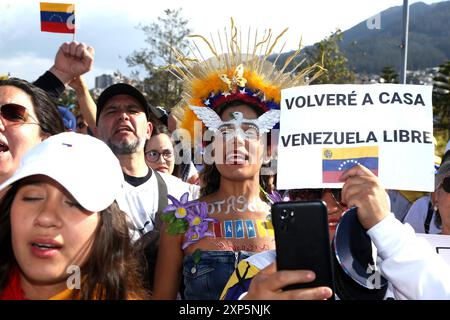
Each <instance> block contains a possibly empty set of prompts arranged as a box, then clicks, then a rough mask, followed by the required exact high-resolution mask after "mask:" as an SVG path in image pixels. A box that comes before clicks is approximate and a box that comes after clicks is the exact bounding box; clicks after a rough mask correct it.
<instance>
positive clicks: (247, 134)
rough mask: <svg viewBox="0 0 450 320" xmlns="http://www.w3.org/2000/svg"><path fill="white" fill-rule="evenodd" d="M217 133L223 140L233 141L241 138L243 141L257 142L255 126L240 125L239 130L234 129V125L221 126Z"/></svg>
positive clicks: (248, 124)
mask: <svg viewBox="0 0 450 320" xmlns="http://www.w3.org/2000/svg"><path fill="white" fill-rule="evenodd" d="M219 132H220V133H221V134H222V137H223V138H224V139H225V140H230V139H234V138H235V137H238V136H239V135H240V136H241V138H242V139H244V140H258V138H259V129H258V127H257V126H256V125H254V124H250V123H242V125H241V127H240V128H237V129H236V128H235V126H234V125H223V126H221V127H219Z"/></svg>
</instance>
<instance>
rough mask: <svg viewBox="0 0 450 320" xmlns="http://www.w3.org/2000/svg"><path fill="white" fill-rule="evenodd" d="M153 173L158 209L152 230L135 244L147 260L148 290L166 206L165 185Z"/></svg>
mask: <svg viewBox="0 0 450 320" xmlns="http://www.w3.org/2000/svg"><path fill="white" fill-rule="evenodd" d="M153 172H154V173H155V177H156V181H157V183H158V193H159V197H158V211H156V213H155V219H154V220H153V219H152V222H153V230H151V231H149V232H147V233H146V234H144V235H143V236H142V237H141V238H140V239H139V240H138V241H137V245H139V246H141V247H140V248H142V250H143V252H144V255H145V259H146V262H147V275H146V276H145V277H146V278H147V281H146V282H147V285H148V288H149V289H150V290H152V289H153V277H154V274H155V264H156V257H157V256H158V247H159V238H160V233H161V226H162V220H161V215H162V214H163V210H164V209H165V208H166V207H167V204H168V200H167V185H166V183H165V182H164V180H163V178H162V177H161V175H160V174H159V173H158V172H157V171H153Z"/></svg>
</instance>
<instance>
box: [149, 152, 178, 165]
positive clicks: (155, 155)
mask: <svg viewBox="0 0 450 320" xmlns="http://www.w3.org/2000/svg"><path fill="white" fill-rule="evenodd" d="M161 156H162V157H163V158H164V160H166V161H170V160H172V159H173V152H172V151H170V150H163V152H158V151H156V150H149V151H147V152H146V153H145V158H146V159H147V161H148V162H157V161H158V160H159V157H161Z"/></svg>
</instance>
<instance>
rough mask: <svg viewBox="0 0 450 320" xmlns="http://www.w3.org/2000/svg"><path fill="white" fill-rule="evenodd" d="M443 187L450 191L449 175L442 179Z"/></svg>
mask: <svg viewBox="0 0 450 320" xmlns="http://www.w3.org/2000/svg"><path fill="white" fill-rule="evenodd" d="M442 189H444V191H445V192H447V193H450V177H447V178H445V179H444V181H442Z"/></svg>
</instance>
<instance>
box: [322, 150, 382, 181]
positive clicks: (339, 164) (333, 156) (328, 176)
mask: <svg viewBox="0 0 450 320" xmlns="http://www.w3.org/2000/svg"><path fill="white" fill-rule="evenodd" d="M357 164H361V165H363V166H364V167H366V168H368V169H369V170H370V171H372V172H373V173H374V174H375V175H376V176H378V147H377V146H374V147H353V148H324V149H322V182H324V183H335V182H341V181H339V177H340V176H341V174H342V173H343V172H344V171H345V170H347V169H350V168H351V167H354V166H355V165H357Z"/></svg>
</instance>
